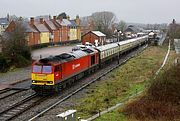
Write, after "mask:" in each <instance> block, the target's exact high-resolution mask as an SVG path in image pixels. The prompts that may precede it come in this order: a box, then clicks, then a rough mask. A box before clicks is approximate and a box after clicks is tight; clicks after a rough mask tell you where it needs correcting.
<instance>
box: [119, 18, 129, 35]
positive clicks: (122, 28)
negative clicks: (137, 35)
mask: <svg viewBox="0 0 180 121" xmlns="http://www.w3.org/2000/svg"><path fill="white" fill-rule="evenodd" d="M126 28H127V24H126V22H125V21H123V20H121V21H120V22H119V23H118V29H119V30H121V31H122V32H124V31H125V29H126Z"/></svg>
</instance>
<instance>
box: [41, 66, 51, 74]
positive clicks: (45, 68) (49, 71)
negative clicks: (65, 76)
mask: <svg viewBox="0 0 180 121" xmlns="http://www.w3.org/2000/svg"><path fill="white" fill-rule="evenodd" d="M42 73H52V66H43V69H42Z"/></svg>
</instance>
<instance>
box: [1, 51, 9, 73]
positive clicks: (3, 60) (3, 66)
mask: <svg viewBox="0 0 180 121" xmlns="http://www.w3.org/2000/svg"><path fill="white" fill-rule="evenodd" d="M8 68H9V64H8V59H7V58H6V57H4V56H3V55H2V54H0V72H7V70H8Z"/></svg>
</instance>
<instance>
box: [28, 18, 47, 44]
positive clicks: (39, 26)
mask: <svg viewBox="0 0 180 121" xmlns="http://www.w3.org/2000/svg"><path fill="white" fill-rule="evenodd" d="M30 26H31V27H33V28H35V29H36V30H37V31H38V32H39V33H40V41H39V42H38V44H44V43H49V42H50V41H49V40H50V32H49V30H48V28H47V27H46V26H45V25H44V19H43V18H40V19H39V21H34V18H31V20H30Z"/></svg>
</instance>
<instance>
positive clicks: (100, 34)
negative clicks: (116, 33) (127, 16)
mask: <svg viewBox="0 0 180 121" xmlns="http://www.w3.org/2000/svg"><path fill="white" fill-rule="evenodd" d="M92 33H94V34H95V35H97V36H99V37H102V36H106V35H105V34H103V33H102V32H100V31H92Z"/></svg>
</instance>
